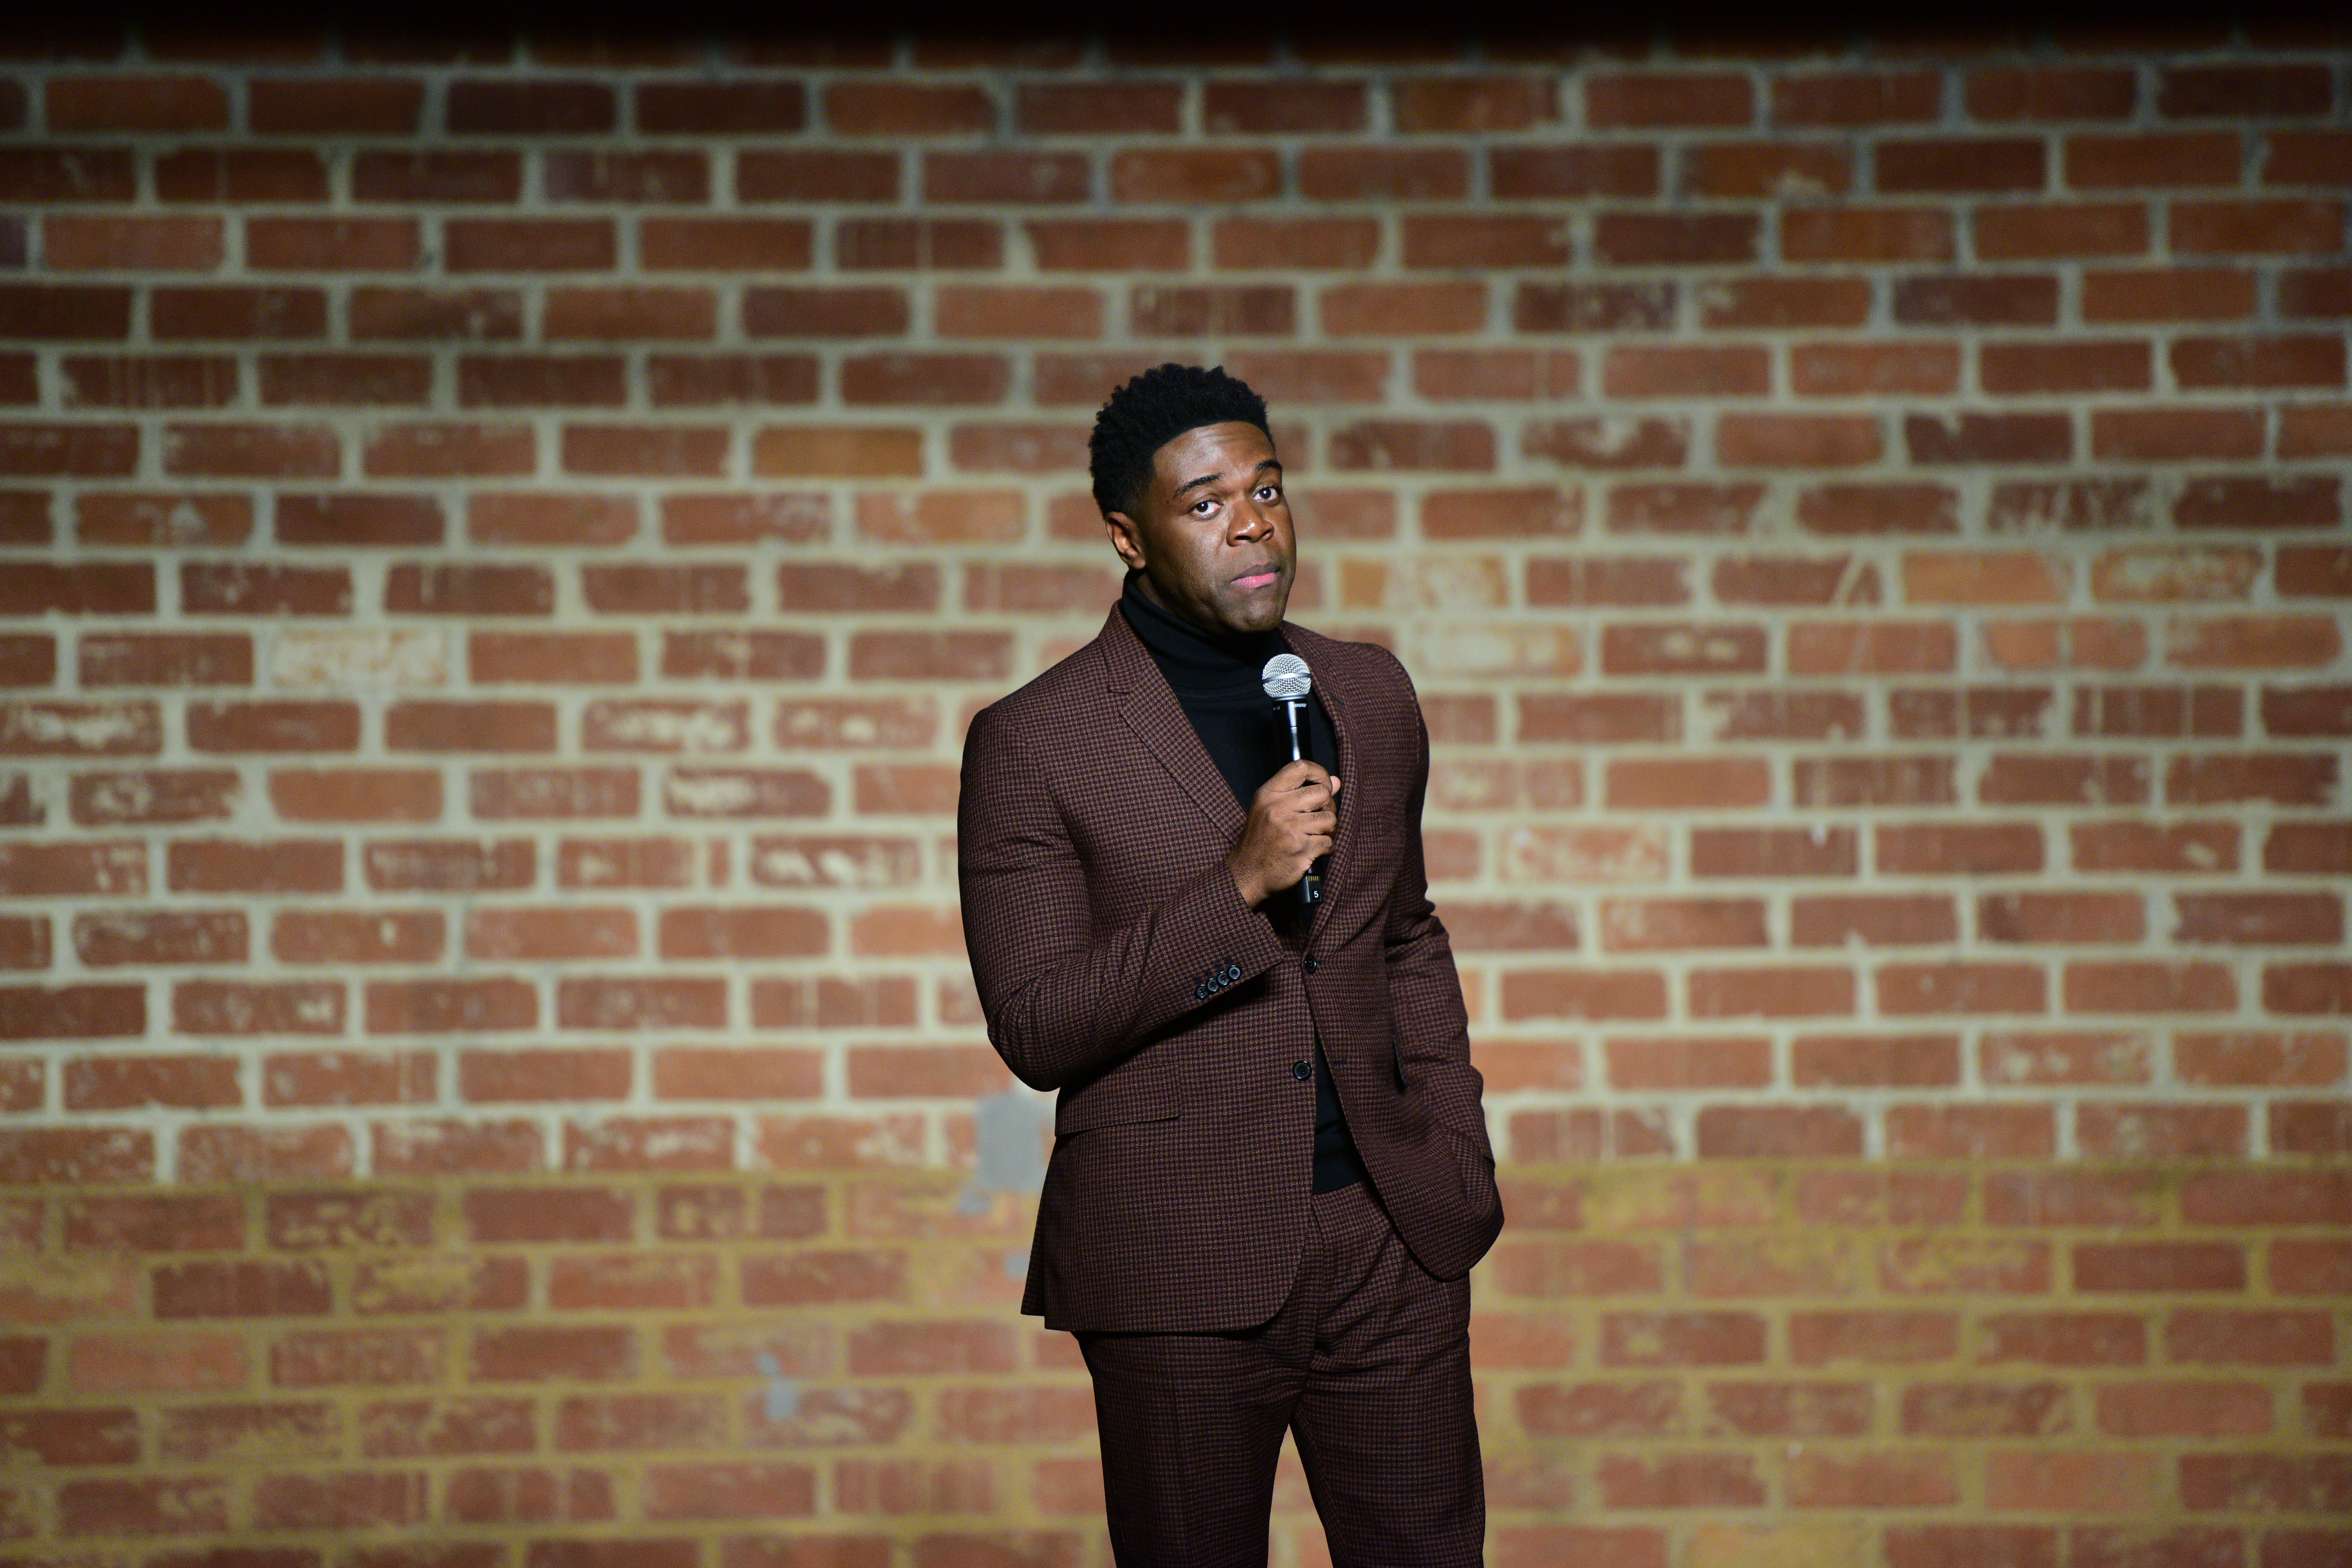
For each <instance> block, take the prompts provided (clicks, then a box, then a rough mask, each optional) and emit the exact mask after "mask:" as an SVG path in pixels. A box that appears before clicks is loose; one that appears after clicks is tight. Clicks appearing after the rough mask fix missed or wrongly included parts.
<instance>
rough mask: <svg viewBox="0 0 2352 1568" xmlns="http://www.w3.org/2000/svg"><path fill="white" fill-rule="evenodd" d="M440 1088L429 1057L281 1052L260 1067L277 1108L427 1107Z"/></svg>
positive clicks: (264, 1090) (265, 1096)
mask: <svg viewBox="0 0 2352 1568" xmlns="http://www.w3.org/2000/svg"><path fill="white" fill-rule="evenodd" d="M283 919H284V917H282V916H281V917H280V920H281V922H282V921H283ZM261 1100H262V1103H263V1104H265V1105H273V1106H284V1105H429V1104H432V1103H434V1101H435V1100H436V1061H435V1058H434V1057H433V1056H432V1055H431V1054H430V1053H429V1052H425V1051H280V1052H275V1053H273V1054H271V1055H269V1056H268V1057H265V1058H263V1059H262V1065H261ZM377 1169H378V1170H379V1171H381V1170H382V1169H383V1166H382V1165H381V1164H379V1165H378V1166H377Z"/></svg>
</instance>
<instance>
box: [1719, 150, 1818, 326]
mask: <svg viewBox="0 0 2352 1568" xmlns="http://www.w3.org/2000/svg"><path fill="white" fill-rule="evenodd" d="M1684 170H1685V182H1686V183H1687V184H1689V186H1690V188H1691V190H1692V191H1693V192H1694V193H1695V194H1696V195H1702V196H1739V197H1747V198H1750V199H1756V200H1761V199H1765V198H1785V197H1791V196H1796V197H1802V196H1824V195H1844V194H1845V192H1846V191H1847V190H1848V189H1850V188H1851V187H1852V185H1853V155H1852V154H1851V153H1849V152H1848V151H1847V150H1846V149H1845V148H1843V147H1839V146H1834V145H1829V144H1825V143H1819V142H1813V143H1807V142H1703V143H1700V144H1699V145H1696V146H1694V147H1692V148H1690V149H1689V150H1688V151H1686V152H1685V153H1684ZM1756 281H1758V282H1762V283H1767V284H1769V280H1767V279H1758V280H1756ZM1853 281H1854V282H1857V283H1859V282H1860V281H1861V279H1853ZM1751 324H1752V323H1751Z"/></svg>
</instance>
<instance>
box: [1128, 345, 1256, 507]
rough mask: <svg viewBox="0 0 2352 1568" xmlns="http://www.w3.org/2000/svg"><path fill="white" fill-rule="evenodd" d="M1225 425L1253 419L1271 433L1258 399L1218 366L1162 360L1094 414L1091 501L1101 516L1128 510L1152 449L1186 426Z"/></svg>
mask: <svg viewBox="0 0 2352 1568" xmlns="http://www.w3.org/2000/svg"><path fill="white" fill-rule="evenodd" d="M1228 423H1232V424H1240V425H1255V426H1257V427H1258V430H1259V431H1260V433H1262V434H1263V435H1264V436H1265V438H1266V439H1267V440H1268V441H1271V440H1273V439H1274V432H1273V431H1271V430H1269V429H1267V428H1266V421H1265V398H1263V397H1260V396H1259V395H1257V394H1256V393H1255V392H1252V391H1251V390H1250V389H1249V386H1248V384H1246V383H1244V382H1243V381H1241V380H1239V379H1237V378H1236V377H1234V376H1230V375H1227V374H1225V367H1224V366H1223V365H1219V366H1217V367H1216V368H1215V369H1214V370H1202V368H1201V367H1200V366H1199V365H1197V364H1163V365H1159V366H1155V367H1154V368H1152V369H1150V370H1147V371H1145V372H1144V373H1143V374H1141V375H1139V376H1137V377H1136V378H1135V379H1134V380H1132V381H1130V382H1129V383H1128V384H1126V385H1125V386H1122V387H1120V388H1119V389H1118V391H1117V392H1114V393H1112V394H1111V395H1110V401H1109V402H1108V403H1106V404H1104V405H1102V408H1101V410H1100V411H1099V412H1098V413H1097V414H1096V415H1095V429H1094V434H1093V435H1092V436H1090V437H1087V454H1088V458H1089V459H1090V461H1089V467H1090V469H1091V471H1092V473H1093V475H1094V481H1095V505H1096V506H1097V507H1099V508H1100V509H1101V510H1102V514H1103V515H1104V516H1105V517H1108V516H1109V515H1110V514H1111V513H1112V512H1115V511H1123V512H1126V513H1127V514H1128V515H1129V516H1130V517H1131V516H1133V515H1134V514H1135V510H1136V509H1137V508H1138V507H1139V506H1141V505H1142V504H1143V497H1144V492H1145V491H1146V489H1149V487H1150V484H1151V458H1152V455H1153V454H1154V453H1156V452H1158V451H1159V450H1160V447H1165V446H1166V445H1168V443H1169V442H1171V441H1173V440H1174V439H1175V438H1176V437H1179V436H1181V435H1182V434H1184V432H1185V431H1187V430H1198V429H1199V428H1200V427H1201V426H1203V425H1224V424H1228Z"/></svg>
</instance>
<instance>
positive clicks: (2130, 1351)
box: [1975, 1312, 2147, 1366]
mask: <svg viewBox="0 0 2352 1568" xmlns="http://www.w3.org/2000/svg"><path fill="white" fill-rule="evenodd" d="M1976 1343H1977V1353H1976V1356H1975V1360H1976V1361H1977V1362H1978V1363H1979V1364H1982V1365H1997V1364H2002V1363H2028V1364H2031V1365H2039V1366H2139V1365H2142V1364H2144V1363H2146V1362H2147V1324H2146V1323H2145V1322H2144V1321H2142V1320H2141V1319H2140V1317H2139V1315H2138V1314H2137V1313H2130V1312H1996V1313H1991V1314H1989V1315H1987V1316H1986V1317H1985V1318H1984V1319H1983V1321H1981V1323H1980V1324H1979V1329H1978V1333H1977V1339H1976Z"/></svg>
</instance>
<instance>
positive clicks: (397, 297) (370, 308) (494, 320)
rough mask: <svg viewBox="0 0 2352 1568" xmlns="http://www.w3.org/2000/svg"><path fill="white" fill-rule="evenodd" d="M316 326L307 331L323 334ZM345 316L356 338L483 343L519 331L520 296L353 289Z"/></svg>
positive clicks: (500, 291)
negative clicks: (347, 316) (348, 319)
mask: <svg viewBox="0 0 2352 1568" xmlns="http://www.w3.org/2000/svg"><path fill="white" fill-rule="evenodd" d="M324 314H325V312H324V308H323V305H322V306H321V307H320V321H321V325H320V327H319V328H315V329H313V330H311V331H309V332H306V333H301V334H295V333H290V332H289V333H280V334H274V335H289V336H290V335H304V336H312V337H316V336H322V335H324V329H323V321H324ZM350 321H351V330H352V337H353V338H354V339H355V340H359V341H362V342H364V341H368V340H387V339H388V340H395V341H401V342H492V341H497V340H501V339H509V338H520V337H521V336H522V296H521V294H520V292H519V291H518V290H516V289H392V288H368V287H360V288H355V289H352V295H351V310H350Z"/></svg>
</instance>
